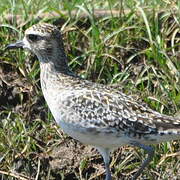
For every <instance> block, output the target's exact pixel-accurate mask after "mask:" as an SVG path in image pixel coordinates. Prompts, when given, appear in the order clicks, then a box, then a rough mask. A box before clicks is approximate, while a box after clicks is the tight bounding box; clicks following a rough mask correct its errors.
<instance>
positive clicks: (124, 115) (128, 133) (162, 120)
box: [6, 22, 180, 180]
mask: <svg viewBox="0 0 180 180" xmlns="http://www.w3.org/2000/svg"><path fill="white" fill-rule="evenodd" d="M6 48H7V49H15V48H23V49H27V50H29V51H31V52H32V53H33V54H35V55H36V56H37V59H38V60H39V63H40V82H41V89H42V92H43V95H44V98H45V100H46V103H47V105H48V107H49V109H50V111H51V113H52V115H53V117H54V119H55V121H56V123H57V124H58V125H59V126H60V128H62V129H63V131H64V132H65V133H67V134H68V135H69V136H71V137H72V138H74V139H76V140H78V141H80V142H81V143H83V144H86V145H91V146H94V147H95V148H96V149H97V150H98V151H99V153H100V154H101V155H102V158H103V161H104V165H105V174H106V175H105V180H112V175H111V170H110V153H111V152H113V151H114V150H115V149H117V148H118V147H121V146H125V145H129V146H135V147H139V148H142V149H143V150H144V151H145V152H146V153H147V158H146V159H145V160H144V162H143V163H142V164H141V166H140V168H139V169H138V171H137V172H136V173H135V174H134V176H133V177H132V179H133V180H135V179H137V178H138V177H139V176H140V175H141V173H142V171H143V170H144V169H145V167H147V166H148V164H149V163H150V161H151V160H152V158H153V155H154V148H153V147H152V146H151V145H152V144H158V143H161V142H166V141H171V140H178V139H180V118H177V117H173V116H169V115H164V114H161V113H159V112H157V111H155V110H152V109H151V108H149V107H148V106H147V105H144V103H139V102H138V101H136V100H135V99H134V98H133V97H131V96H129V95H126V94H124V93H123V92H121V91H119V90H117V89H114V88H112V87H110V86H108V85H103V84H99V83H95V82H92V81H89V80H86V79H83V78H81V77H80V76H78V75H76V74H75V73H74V72H72V71H71V70H70V68H69V66H68V60H67V59H68V57H67V55H66V52H65V49H64V43H63V39H62V35H61V32H60V30H59V29H58V27H57V26H55V25H52V24H49V23H43V22H41V23H38V24H35V25H33V26H31V27H29V28H28V29H27V30H26V31H25V35H24V38H23V39H22V40H19V41H17V42H15V43H11V44H9V45H8V46H7V47H6Z"/></svg>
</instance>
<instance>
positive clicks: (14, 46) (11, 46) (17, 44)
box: [5, 40, 24, 50]
mask: <svg viewBox="0 0 180 180" xmlns="http://www.w3.org/2000/svg"><path fill="white" fill-rule="evenodd" d="M23 46H24V43H23V41H21V40H20V41H17V42H15V43H13V44H9V45H8V46H7V47H6V49H5V50H8V49H17V48H23Z"/></svg>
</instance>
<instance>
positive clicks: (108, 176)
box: [104, 162, 112, 180]
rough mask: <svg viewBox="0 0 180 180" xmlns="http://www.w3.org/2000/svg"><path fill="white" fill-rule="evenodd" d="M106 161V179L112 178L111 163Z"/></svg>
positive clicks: (110, 179)
mask: <svg viewBox="0 0 180 180" xmlns="http://www.w3.org/2000/svg"><path fill="white" fill-rule="evenodd" d="M104 163H105V168H106V179H105V180H112V177H111V170H110V167H109V163H106V162H104Z"/></svg>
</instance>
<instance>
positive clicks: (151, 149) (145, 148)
mask: <svg viewBox="0 0 180 180" xmlns="http://www.w3.org/2000/svg"><path fill="white" fill-rule="evenodd" d="M131 145H133V146H137V147H140V148H142V149H144V150H145V151H146V152H147V154H148V157H147V159H145V161H144V162H143V163H142V165H141V167H140V169H139V170H138V171H137V172H136V173H135V175H134V176H133V178H132V180H136V179H137V178H138V176H139V175H140V174H141V173H142V171H143V170H144V168H145V167H146V166H147V165H148V164H149V163H150V161H151V160H152V158H153V156H154V149H153V148H152V147H151V146H146V145H144V144H140V143H138V142H132V143H131Z"/></svg>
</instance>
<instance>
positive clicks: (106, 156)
mask: <svg viewBox="0 0 180 180" xmlns="http://www.w3.org/2000/svg"><path fill="white" fill-rule="evenodd" d="M96 148H97V149H98V151H99V152H100V153H101V155H102V157H103V160H104V164H105V168H106V179H105V180H112V177H111V170H110V167H109V162H110V150H109V149H106V148H99V147H96Z"/></svg>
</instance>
